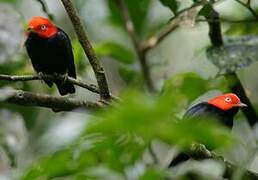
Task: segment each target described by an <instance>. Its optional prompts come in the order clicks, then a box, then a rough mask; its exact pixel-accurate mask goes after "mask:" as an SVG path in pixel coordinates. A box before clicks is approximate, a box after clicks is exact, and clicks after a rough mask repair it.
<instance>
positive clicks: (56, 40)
mask: <svg viewBox="0 0 258 180" xmlns="http://www.w3.org/2000/svg"><path fill="white" fill-rule="evenodd" d="M25 47H26V49H27V52H28V55H29V57H30V59H31V62H32V66H33V68H34V70H35V71H36V72H38V73H40V72H41V73H43V74H50V75H54V74H61V75H65V74H67V75H68V76H70V77H73V78H76V72H75V65H74V57H73V52H72V45H71V42H70V39H69V37H68V35H67V34H66V33H65V32H64V31H63V30H61V29H60V28H58V31H57V33H56V34H55V35H54V36H53V37H50V38H42V37H40V36H39V35H38V34H37V33H35V32H30V33H29V35H28V38H27V40H26V42H25ZM44 81H45V82H46V83H47V84H48V86H49V87H52V85H53V82H51V81H46V80H44ZM54 83H55V84H56V85H57V88H58V90H59V93H60V94H61V95H66V94H68V93H75V88H74V85H73V84H71V83H69V82H63V81H55V82H54Z"/></svg>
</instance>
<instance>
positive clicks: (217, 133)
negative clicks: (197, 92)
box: [87, 92, 230, 148]
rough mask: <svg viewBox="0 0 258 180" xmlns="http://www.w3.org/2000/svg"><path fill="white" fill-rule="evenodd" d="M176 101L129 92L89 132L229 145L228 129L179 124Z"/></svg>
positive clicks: (145, 139)
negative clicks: (175, 110) (175, 108)
mask: <svg viewBox="0 0 258 180" xmlns="http://www.w3.org/2000/svg"><path fill="white" fill-rule="evenodd" d="M174 100H176V98H173V97H160V98H153V97H149V96H143V95H141V94H139V93H135V92H133V93H132V92H130V93H129V94H126V97H124V98H123V102H124V103H121V104H118V105H116V106H115V107H113V108H109V109H107V110H106V111H105V112H103V114H101V115H100V117H98V118H95V119H94V120H92V122H94V123H93V124H92V125H91V126H90V128H89V129H88V131H87V132H88V133H93V132H94V133H101V134H103V135H104V136H105V137H108V138H115V137H119V136H122V135H123V136H124V135H128V136H129V137H135V136H136V137H139V139H142V140H141V141H142V142H143V143H144V144H148V143H149V142H150V141H151V140H152V139H154V138H159V139H161V140H163V141H165V142H167V143H176V144H178V145H181V146H182V147H186V146H190V145H191V143H192V142H200V143H203V144H205V145H207V146H208V147H212V148H216V147H219V146H223V145H225V144H227V143H228V142H229V139H230V138H229V137H230V135H229V133H228V131H227V130H226V128H223V127H221V126H219V125H218V124H216V123H215V122H214V123H213V121H211V120H207V121H201V120H193V121H179V122H178V118H176V117H175V114H173V109H174V107H175V106H177V102H176V101H174ZM204 127H205V128H204ZM126 139H127V140H128V138H126ZM129 139H130V138H129Z"/></svg>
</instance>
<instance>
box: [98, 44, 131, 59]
mask: <svg viewBox="0 0 258 180" xmlns="http://www.w3.org/2000/svg"><path fill="white" fill-rule="evenodd" d="M94 49H95V51H96V53H97V55H98V56H110V57H113V59H114V60H116V61H118V62H121V63H124V64H132V63H133V62H134V60H135V58H134V54H133V52H132V51H130V50H129V49H127V48H125V47H124V46H122V45H121V44H118V43H115V42H102V43H99V44H95V45H94Z"/></svg>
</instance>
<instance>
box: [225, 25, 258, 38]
mask: <svg viewBox="0 0 258 180" xmlns="http://www.w3.org/2000/svg"><path fill="white" fill-rule="evenodd" d="M226 34H227V35H231V36H232V35H234V36H241V35H257V34H258V26H257V23H256V22H252V23H248V22H247V23H236V24H230V26H229V29H228V30H227V31H226Z"/></svg>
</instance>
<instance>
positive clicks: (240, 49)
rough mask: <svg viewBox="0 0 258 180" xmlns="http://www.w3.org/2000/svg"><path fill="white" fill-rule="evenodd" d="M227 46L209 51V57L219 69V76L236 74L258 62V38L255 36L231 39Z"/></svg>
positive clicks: (209, 49) (227, 41)
mask: <svg viewBox="0 0 258 180" xmlns="http://www.w3.org/2000/svg"><path fill="white" fill-rule="evenodd" d="M225 44H226V45H225V46H223V47H216V48H208V49H207V57H208V59H209V60H210V61H211V62H212V63H213V64H214V65H216V66H217V67H218V69H219V74H226V73H231V72H235V71H237V70H239V69H242V68H245V67H247V66H249V65H250V64H252V63H253V62H256V61H257V60H258V51H257V48H258V38H257V37H255V36H245V37H240V38H231V39H228V40H226V42H225Z"/></svg>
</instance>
